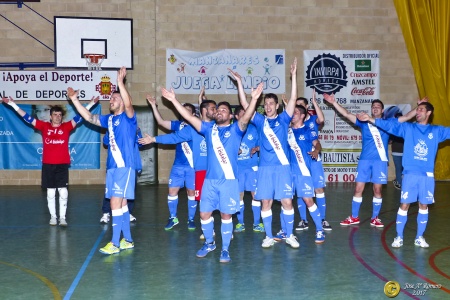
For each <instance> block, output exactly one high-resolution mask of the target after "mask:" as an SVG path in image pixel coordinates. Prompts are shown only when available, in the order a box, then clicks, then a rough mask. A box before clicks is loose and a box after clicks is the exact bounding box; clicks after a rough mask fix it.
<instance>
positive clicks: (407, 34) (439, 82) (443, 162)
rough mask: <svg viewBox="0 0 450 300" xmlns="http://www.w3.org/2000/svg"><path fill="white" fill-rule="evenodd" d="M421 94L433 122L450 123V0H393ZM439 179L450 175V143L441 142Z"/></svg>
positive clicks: (437, 164) (436, 170)
mask: <svg viewBox="0 0 450 300" xmlns="http://www.w3.org/2000/svg"><path fill="white" fill-rule="evenodd" d="M394 5H395V8H396V10H397V16H398V19H399V21H400V26H401V28H402V32H403V37H404V39H405V43H406V47H407V49H408V53H409V57H410V59H411V63H412V66H413V69H414V74H415V77H416V82H417V88H418V90H419V95H420V97H421V98H423V97H425V96H428V98H429V101H430V103H431V104H433V106H434V117H433V124H438V125H444V126H450V51H449V49H450V45H449V42H450V41H449V35H450V1H447V0H394ZM435 177H436V179H441V180H444V179H450V143H449V142H448V141H447V142H445V143H442V144H441V145H440V149H439V151H438V155H437V160H436V168H435Z"/></svg>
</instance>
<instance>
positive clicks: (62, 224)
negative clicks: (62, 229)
mask: <svg viewBox="0 0 450 300" xmlns="http://www.w3.org/2000/svg"><path fill="white" fill-rule="evenodd" d="M59 226H67V222H66V219H65V218H61V219H59Z"/></svg>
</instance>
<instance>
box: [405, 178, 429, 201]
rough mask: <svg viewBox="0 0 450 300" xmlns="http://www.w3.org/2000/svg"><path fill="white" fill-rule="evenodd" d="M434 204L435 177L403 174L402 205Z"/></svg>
mask: <svg viewBox="0 0 450 300" xmlns="http://www.w3.org/2000/svg"><path fill="white" fill-rule="evenodd" d="M417 200H419V203H420V204H427V205H429V204H433V203H434V177H429V176H427V175H426V174H420V175H418V174H405V173H404V174H403V179H402V195H401V197H400V202H401V203H414V202H416V201H417Z"/></svg>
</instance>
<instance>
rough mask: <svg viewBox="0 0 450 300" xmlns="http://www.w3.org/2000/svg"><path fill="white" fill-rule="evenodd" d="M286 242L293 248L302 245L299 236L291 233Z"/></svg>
mask: <svg viewBox="0 0 450 300" xmlns="http://www.w3.org/2000/svg"><path fill="white" fill-rule="evenodd" d="M286 244H288V245H291V247H292V248H294V249H296V248H298V247H300V243H299V242H298V240H297V237H296V236H295V235H293V234H291V236H290V237H288V238H286Z"/></svg>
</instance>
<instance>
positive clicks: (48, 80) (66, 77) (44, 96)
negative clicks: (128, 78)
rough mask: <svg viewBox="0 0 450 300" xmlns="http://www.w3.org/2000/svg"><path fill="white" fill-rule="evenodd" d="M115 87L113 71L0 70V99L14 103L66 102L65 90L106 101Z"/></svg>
mask: <svg viewBox="0 0 450 300" xmlns="http://www.w3.org/2000/svg"><path fill="white" fill-rule="evenodd" d="M116 86H117V72H116V71H2V72H1V76H0V96H1V97H12V98H13V99H14V100H27V101H35V100H39V101H42V100H46V101H48V100H66V98H67V92H66V91H67V88H68V87H72V88H74V89H75V90H79V91H80V92H79V99H80V100H91V98H92V97H97V96H99V97H100V100H109V98H110V97H111V94H112V93H113V92H114V91H115V90H116V88H117V87H116Z"/></svg>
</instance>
